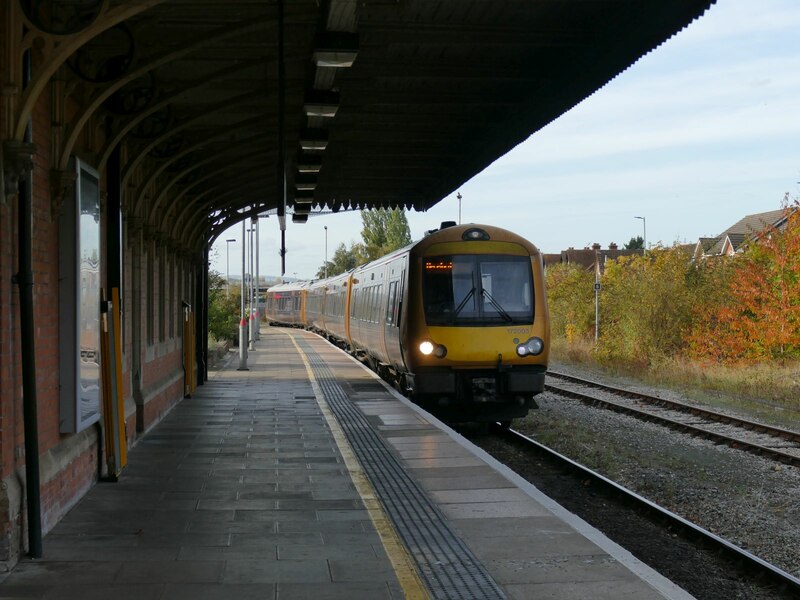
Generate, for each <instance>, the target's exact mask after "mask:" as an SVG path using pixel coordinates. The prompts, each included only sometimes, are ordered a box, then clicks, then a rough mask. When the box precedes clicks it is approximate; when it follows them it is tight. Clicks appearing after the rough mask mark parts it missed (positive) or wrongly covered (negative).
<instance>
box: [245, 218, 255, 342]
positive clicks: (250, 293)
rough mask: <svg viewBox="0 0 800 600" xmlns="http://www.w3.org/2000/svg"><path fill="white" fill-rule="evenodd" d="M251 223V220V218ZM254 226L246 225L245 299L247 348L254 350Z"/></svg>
mask: <svg viewBox="0 0 800 600" xmlns="http://www.w3.org/2000/svg"><path fill="white" fill-rule="evenodd" d="M251 224H252V220H251ZM255 230H256V228H255V227H248V228H247V233H248V235H249V239H248V240H247V241H248V243H249V246H250V257H249V261H248V263H249V266H250V272H249V273H248V279H249V281H248V283H249V285H248V287H247V300H248V305H249V306H248V311H247V313H248V314H247V321H248V323H249V324H250V328H249V330H248V334H249V342H250V345H249V347H248V350H255V349H256V324H255V315H254V314H253V304H254V303H255V298H254V297H253V294H254V293H255V286H254V285H253V283H254V282H253V233H254V232H255Z"/></svg>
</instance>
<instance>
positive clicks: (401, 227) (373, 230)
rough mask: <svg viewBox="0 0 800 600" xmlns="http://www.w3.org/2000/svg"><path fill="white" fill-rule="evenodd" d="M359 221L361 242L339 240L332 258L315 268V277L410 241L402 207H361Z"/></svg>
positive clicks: (373, 258)
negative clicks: (345, 242)
mask: <svg viewBox="0 0 800 600" xmlns="http://www.w3.org/2000/svg"><path fill="white" fill-rule="evenodd" d="M361 223H362V225H363V227H362V229H361V239H362V240H363V244H357V243H355V242H351V243H350V248H347V246H345V245H344V244H343V243H342V244H340V245H339V247H338V248H337V249H336V252H334V254H333V258H332V259H331V260H329V261H328V262H327V264H323V265H322V266H321V267H320V268H319V269H318V270H317V277H318V278H321V277H325V273H326V272H327V274H328V277H333V276H334V275H338V274H340V273H344V272H345V271H349V270H350V269H354V268H355V267H357V266H359V265H363V264H364V263H368V262H369V261H371V260H375V259H376V258H380V257H381V256H383V255H385V254H388V253H389V252H392V251H393V250H397V249H398V248H402V247H403V246H407V245H408V244H410V243H411V229H410V228H409V226H408V219H407V218H406V213H405V211H403V210H398V209H386V208H379V209H375V210H362V211H361ZM326 266H327V269H326V268H325V267H326Z"/></svg>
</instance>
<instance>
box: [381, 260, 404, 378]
mask: <svg viewBox="0 0 800 600" xmlns="http://www.w3.org/2000/svg"><path fill="white" fill-rule="evenodd" d="M387 271H388V275H389V280H388V286H389V289H388V293H387V294H386V306H385V307H384V309H385V312H384V315H383V322H384V324H383V336H384V341H385V343H386V356H387V357H388V358H389V362H390V363H391V364H392V365H394V366H396V367H400V366H402V365H403V354H402V349H401V348H400V325H401V323H400V319H401V315H402V304H403V292H404V282H405V278H406V277H405V273H406V271H405V258H403V260H401V261H398V262H397V264H394V263H392V264H390V265H389V266H388V268H387Z"/></svg>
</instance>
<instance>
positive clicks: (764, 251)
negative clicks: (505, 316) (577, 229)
mask: <svg viewBox="0 0 800 600" xmlns="http://www.w3.org/2000/svg"><path fill="white" fill-rule="evenodd" d="M797 209H798V205H797V203H795V204H794V205H792V206H787V207H786V214H787V224H786V227H785V228H782V229H781V230H776V229H769V230H766V231H763V232H760V233H759V234H758V235H754V236H753V237H752V238H751V239H750V240H749V241H748V242H747V243H746V244H745V246H744V251H742V252H740V253H737V254H736V255H735V256H734V257H724V256H720V257H712V258H708V259H705V260H700V261H693V260H692V257H691V253H690V252H689V251H687V249H686V248H685V247H680V246H675V247H671V248H661V247H659V248H654V249H652V250H649V251H648V252H647V255H646V256H631V257H623V258H620V259H618V260H616V261H609V262H608V263H607V264H606V265H605V272H604V274H603V276H602V290H601V292H600V295H599V321H600V327H599V331H600V335H599V339H598V342H597V344H596V345H595V346H594V352H595V354H596V356H597V358H599V359H601V360H622V361H626V362H629V363H633V364H643V365H646V364H649V363H651V362H653V361H654V360H658V359H659V358H676V357H680V358H685V357H689V358H692V359H694V360H697V361H701V362H719V363H739V362H746V363H754V362H759V361H767V360H793V359H798V358H800V210H797ZM593 283H594V274H593V273H592V272H590V271H589V272H587V271H586V270H585V269H584V268H582V267H578V266H572V265H558V266H556V267H550V268H549V269H548V272H547V286H548V300H549V303H550V310H551V316H552V331H553V335H554V336H555V337H564V338H566V340H567V342H568V343H569V342H570V341H571V340H572V339H575V338H580V337H582V338H585V339H593V338H594V290H593Z"/></svg>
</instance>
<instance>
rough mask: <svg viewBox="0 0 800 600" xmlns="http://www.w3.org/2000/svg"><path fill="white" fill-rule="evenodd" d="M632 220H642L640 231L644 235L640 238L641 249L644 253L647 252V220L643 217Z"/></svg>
mask: <svg viewBox="0 0 800 600" xmlns="http://www.w3.org/2000/svg"><path fill="white" fill-rule="evenodd" d="M633 218H634V219H641V220H642V229H643V233H644V237H643V238H642V246H644V247H643V248H642V249H643V250H644V252H647V219H645V218H644V217H633Z"/></svg>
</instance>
